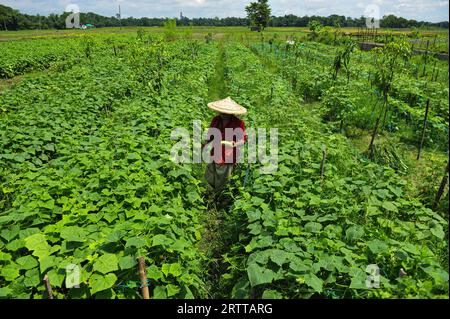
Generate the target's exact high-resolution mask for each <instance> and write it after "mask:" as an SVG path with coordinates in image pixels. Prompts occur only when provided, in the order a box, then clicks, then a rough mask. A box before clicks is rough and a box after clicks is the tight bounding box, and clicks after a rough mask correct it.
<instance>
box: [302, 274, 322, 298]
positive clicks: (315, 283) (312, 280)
mask: <svg viewBox="0 0 450 319" xmlns="http://www.w3.org/2000/svg"><path fill="white" fill-rule="evenodd" d="M303 278H304V279H305V283H306V284H307V285H308V286H310V287H311V288H312V289H314V291H315V292H319V293H320V292H322V289H323V280H322V279H320V278H319V277H317V276H316V275H314V274H306V275H305V276H304V277H303Z"/></svg>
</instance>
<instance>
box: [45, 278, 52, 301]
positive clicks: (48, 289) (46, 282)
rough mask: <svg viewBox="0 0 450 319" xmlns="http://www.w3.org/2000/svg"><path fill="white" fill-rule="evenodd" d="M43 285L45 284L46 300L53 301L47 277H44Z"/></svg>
mask: <svg viewBox="0 0 450 319" xmlns="http://www.w3.org/2000/svg"><path fill="white" fill-rule="evenodd" d="M43 281H44V284H45V291H46V292H47V296H48V299H53V292H52V286H51V284H50V279H49V278H48V276H47V275H45V276H44V280H43Z"/></svg>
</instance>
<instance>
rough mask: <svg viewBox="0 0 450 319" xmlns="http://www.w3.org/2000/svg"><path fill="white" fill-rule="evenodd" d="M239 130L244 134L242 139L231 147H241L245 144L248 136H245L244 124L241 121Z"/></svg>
mask: <svg viewBox="0 0 450 319" xmlns="http://www.w3.org/2000/svg"><path fill="white" fill-rule="evenodd" d="M240 128H241V129H242V131H243V132H244V137H243V138H242V139H241V140H240V141H237V142H233V147H240V146H243V145H244V144H245V142H247V139H248V136H247V133H246V131H245V123H244V121H241V124H240Z"/></svg>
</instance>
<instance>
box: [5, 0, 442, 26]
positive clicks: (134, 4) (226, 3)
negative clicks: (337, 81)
mask: <svg viewBox="0 0 450 319" xmlns="http://www.w3.org/2000/svg"><path fill="white" fill-rule="evenodd" d="M249 2H250V0H45V1H44V0H0V4H3V5H6V6H10V7H12V8H14V9H18V10H20V11H21V12H23V13H28V14H41V15H48V14H50V13H58V14H60V13H62V12H63V11H64V10H65V9H66V8H67V6H68V5H69V4H76V5H78V7H79V8H80V11H81V12H95V13H98V14H101V15H105V16H113V15H115V14H116V13H118V11H119V9H118V8H119V5H120V6H121V8H122V17H177V16H179V15H180V12H183V15H184V16H187V17H190V18H196V17H219V18H224V17H245V6H246V5H247V4H248V3H249ZM269 4H270V5H271V7H272V14H273V15H275V16H283V15H285V14H295V15H298V16H305V15H308V16H311V15H320V16H329V15H331V14H338V15H344V16H346V17H353V18H357V17H361V16H371V17H372V16H374V17H377V16H379V17H382V16H383V15H387V14H394V15H396V16H401V17H404V18H407V19H415V20H419V21H429V22H440V21H448V20H449V1H448V0H340V1H338V0H269ZM369 13H371V14H369Z"/></svg>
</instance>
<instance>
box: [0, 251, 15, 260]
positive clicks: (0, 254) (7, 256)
mask: <svg viewBox="0 0 450 319" xmlns="http://www.w3.org/2000/svg"><path fill="white" fill-rule="evenodd" d="M11 258H12V256H11V254H8V253H4V252H2V251H0V261H10V260H11Z"/></svg>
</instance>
